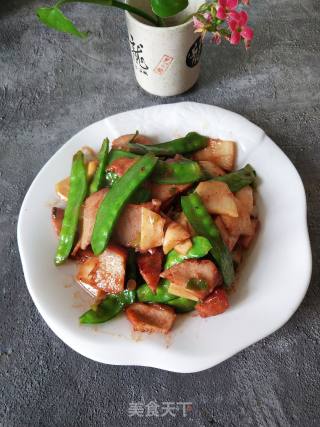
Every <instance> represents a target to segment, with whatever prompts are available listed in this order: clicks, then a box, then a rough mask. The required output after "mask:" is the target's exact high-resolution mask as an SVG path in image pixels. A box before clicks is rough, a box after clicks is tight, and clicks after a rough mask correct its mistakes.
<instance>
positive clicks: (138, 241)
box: [113, 200, 164, 250]
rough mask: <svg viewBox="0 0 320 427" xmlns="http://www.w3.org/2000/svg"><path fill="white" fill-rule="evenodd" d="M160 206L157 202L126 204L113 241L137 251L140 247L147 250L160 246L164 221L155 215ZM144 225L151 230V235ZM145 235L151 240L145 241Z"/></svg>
mask: <svg viewBox="0 0 320 427" xmlns="http://www.w3.org/2000/svg"><path fill="white" fill-rule="evenodd" d="M160 204H161V203H160V202H159V201H158V200H152V201H151V202H148V203H143V204H141V205H134V204H128V205H127V206H126V207H125V209H124V211H123V212H122V214H121V216H120V218H119V220H118V221H117V225H116V227H115V230H114V233H113V236H114V239H115V240H116V241H117V242H118V243H120V244H121V245H123V246H126V247H132V248H136V249H137V250H138V249H140V247H141V248H143V250H148V249H150V248H152V247H156V246H160V245H161V244H162V240H163V226H164V220H163V219H162V217H161V216H160V215H158V214H157V213H156V212H158V211H159V209H160ZM146 224H147V225H148V224H149V225H150V227H151V228H152V233H151V234H150V233H149V234H148V230H146ZM146 233H147V234H148V236H149V238H150V239H151V238H152V239H151V240H150V241H146V239H145V234H146ZM147 240H149V239H147ZM149 243H150V244H151V246H150V245H149ZM153 243H154V244H153Z"/></svg>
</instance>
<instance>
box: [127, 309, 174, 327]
mask: <svg viewBox="0 0 320 427" xmlns="http://www.w3.org/2000/svg"><path fill="white" fill-rule="evenodd" d="M126 316H127V318H128V320H129V322H130V323H131V324H132V326H133V329H134V331H139V332H148V333H151V332H160V333H162V334H167V333H168V332H169V331H170V329H171V328H172V326H173V323H174V321H175V319H176V317H177V316H176V314H175V312H174V310H173V308H172V307H168V306H167V305H163V304H143V303H141V302H136V303H133V304H131V305H129V306H128V307H127V309H126Z"/></svg>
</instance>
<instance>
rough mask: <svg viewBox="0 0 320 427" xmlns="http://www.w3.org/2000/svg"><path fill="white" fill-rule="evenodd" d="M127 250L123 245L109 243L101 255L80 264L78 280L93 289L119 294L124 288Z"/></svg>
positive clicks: (85, 286)
mask: <svg viewBox="0 0 320 427" xmlns="http://www.w3.org/2000/svg"><path fill="white" fill-rule="evenodd" d="M126 262H127V251H126V250H125V249H124V248H122V247H121V246H117V245H114V244H111V245H109V246H108V247H107V248H106V249H105V250H104V252H102V253H101V254H100V255H99V256H92V257H90V258H88V259H87V260H86V261H85V262H84V263H83V264H80V267H79V270H78V274H77V276H76V280H77V281H78V282H79V283H80V284H81V285H82V286H83V287H84V288H87V290H88V289H90V290H91V292H90V293H91V294H93V290H94V289H96V290H100V291H102V292H104V293H105V294H107V293H110V294H118V293H119V292H122V291H123V290H124V284H125V274H126Z"/></svg>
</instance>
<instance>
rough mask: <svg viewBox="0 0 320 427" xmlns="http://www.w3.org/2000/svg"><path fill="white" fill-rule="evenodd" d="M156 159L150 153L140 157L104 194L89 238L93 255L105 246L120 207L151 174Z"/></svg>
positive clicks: (101, 250) (99, 252) (97, 253)
mask: <svg viewBox="0 0 320 427" xmlns="http://www.w3.org/2000/svg"><path fill="white" fill-rule="evenodd" d="M157 161H158V159H157V158H156V157H155V156H154V155H153V154H151V153H150V154H146V155H145V156H143V157H141V159H139V160H138V161H137V162H136V163H135V164H134V165H132V166H131V168H130V169H128V170H127V172H126V173H125V174H124V175H123V176H122V177H121V178H120V179H119V181H117V182H116V183H115V184H114V185H113V186H112V187H111V189H110V191H109V192H108V193H107V194H106V196H105V198H104V199H103V201H102V203H101V205H100V207H99V209H98V212H97V216H96V222H95V224H94V229H93V233H92V238H91V247H92V250H93V252H94V254H95V255H99V254H101V252H103V251H104V249H105V248H106V246H107V244H108V242H109V240H110V237H111V234H112V231H113V228H114V226H115V224H116V221H117V219H118V217H119V216H120V214H121V212H122V209H123V208H124V206H125V205H126V203H127V201H128V200H129V199H130V197H131V196H132V194H133V193H134V192H135V191H136V190H137V188H139V186H140V185H141V184H142V183H143V182H144V181H145V180H146V179H147V178H148V176H149V175H150V174H151V172H152V171H153V169H154V167H155V165H156V164H157Z"/></svg>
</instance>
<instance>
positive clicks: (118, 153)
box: [107, 149, 140, 166]
mask: <svg viewBox="0 0 320 427" xmlns="http://www.w3.org/2000/svg"><path fill="white" fill-rule="evenodd" d="M139 157H140V156H138V155H137V154H134V153H130V151H124V150H113V149H112V150H111V151H110V152H109V157H108V162H107V166H108V165H110V164H111V163H112V162H113V161H114V160H118V159H123V158H125V159H126V158H127V159H137V158H139Z"/></svg>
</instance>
